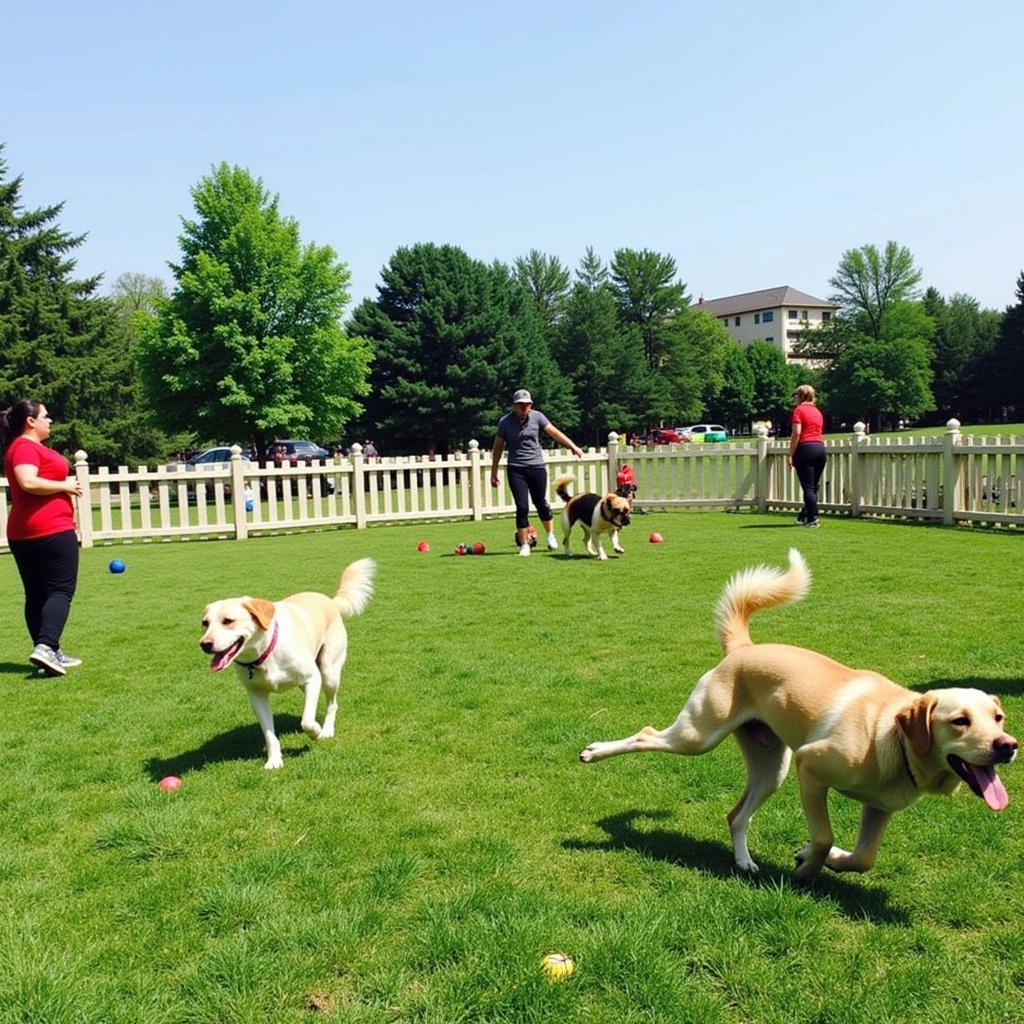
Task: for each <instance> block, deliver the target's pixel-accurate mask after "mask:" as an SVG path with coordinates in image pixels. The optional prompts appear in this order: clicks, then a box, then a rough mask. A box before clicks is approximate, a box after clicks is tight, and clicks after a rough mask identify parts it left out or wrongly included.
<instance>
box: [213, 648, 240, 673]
mask: <svg viewBox="0 0 1024 1024" xmlns="http://www.w3.org/2000/svg"><path fill="white" fill-rule="evenodd" d="M234 650H235V649H234V648H233V647H229V648H228V649H227V650H226V651H220V652H219V653H218V654H215V655H214V656H213V661H211V662H210V668H212V669H213V671H214V672H219V671H220V670H221V669H222V668H224V667H225V666H226V665H229V664H230V663H231V655H232V654H233V653H234Z"/></svg>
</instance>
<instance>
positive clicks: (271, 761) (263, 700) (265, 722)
mask: <svg viewBox="0 0 1024 1024" xmlns="http://www.w3.org/2000/svg"><path fill="white" fill-rule="evenodd" d="M247 692H248V694H249V706H250V707H251V708H252V710H253V713H254V714H255V715H256V721H257V722H259V723H260V728H261V729H262V730H263V742H264V743H265V744H266V745H267V763H266V764H265V765H264V766H263V767H264V768H266V769H271V770H272V769H274V768H283V767H284V758H282V757H281V744H280V743H279V742H278V741H277V734H276V733H275V732H274V713H273V712H272V711H271V710H270V699H269V698H268V697H267V695H266V694H265V693H260V692H259V691H257V690H249V691H247Z"/></svg>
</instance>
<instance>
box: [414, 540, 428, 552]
mask: <svg viewBox="0 0 1024 1024" xmlns="http://www.w3.org/2000/svg"><path fill="white" fill-rule="evenodd" d="M416 550H417V551H429V550H430V545H429V544H428V543H427V542H426V541H425V540H421V541H420V542H419V544H417V545H416Z"/></svg>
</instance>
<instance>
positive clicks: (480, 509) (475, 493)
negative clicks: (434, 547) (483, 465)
mask: <svg viewBox="0 0 1024 1024" xmlns="http://www.w3.org/2000/svg"><path fill="white" fill-rule="evenodd" d="M469 507H470V508H471V509H472V510H473V522H474V523H478V522H480V520H481V519H483V517H484V484H483V480H482V479H481V476H480V442H479V441H476V440H471V441H470V442H469Z"/></svg>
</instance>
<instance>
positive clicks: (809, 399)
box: [789, 384, 828, 527]
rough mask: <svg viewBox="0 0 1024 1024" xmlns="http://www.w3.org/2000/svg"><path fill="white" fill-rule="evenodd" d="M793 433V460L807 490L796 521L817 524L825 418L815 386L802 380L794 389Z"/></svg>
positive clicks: (790, 445) (823, 463) (790, 444)
mask: <svg viewBox="0 0 1024 1024" xmlns="http://www.w3.org/2000/svg"><path fill="white" fill-rule="evenodd" d="M793 399H794V400H795V402H796V407H795V408H794V409H793V419H792V423H793V433H792V436H791V437H790V442H789V464H790V466H792V467H793V469H795V470H796V475H797V478H798V479H799V481H800V486H801V487H802V488H803V492H804V507H803V509H801V511H800V515H798V516H797V517H796V521H797V522H798V523H799V524H800V525H801V526H811V527H816V526H818V525H819V523H818V483H819V481H820V480H821V474H822V473H823V472H824V471H825V460H826V459H827V457H828V456H827V455H826V454H825V439H824V435H823V428H824V426H825V419H824V417H823V416H822V415H821V410H820V409H819V408H818V407H817V406H816V405H815V404H814V388H812V387H811V385H810V384H801V385H800V386H799V387H798V388H797V389H796V391H794V392H793Z"/></svg>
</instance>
